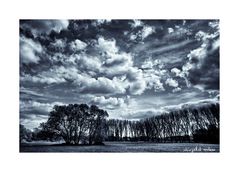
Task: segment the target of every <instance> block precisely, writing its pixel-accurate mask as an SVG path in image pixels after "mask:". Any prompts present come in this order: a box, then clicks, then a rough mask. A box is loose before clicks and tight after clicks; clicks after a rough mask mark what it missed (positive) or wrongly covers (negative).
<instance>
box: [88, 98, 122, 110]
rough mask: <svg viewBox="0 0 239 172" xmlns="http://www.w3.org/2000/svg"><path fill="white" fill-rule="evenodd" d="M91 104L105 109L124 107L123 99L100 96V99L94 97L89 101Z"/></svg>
mask: <svg viewBox="0 0 239 172" xmlns="http://www.w3.org/2000/svg"><path fill="white" fill-rule="evenodd" d="M91 103H92V104H97V105H99V106H103V107H106V108H110V109H111V108H115V107H118V108H119V107H123V106H126V104H125V102H124V99H123V98H117V97H108V98H106V97H104V96H100V97H94V98H93V99H92V100H91Z"/></svg>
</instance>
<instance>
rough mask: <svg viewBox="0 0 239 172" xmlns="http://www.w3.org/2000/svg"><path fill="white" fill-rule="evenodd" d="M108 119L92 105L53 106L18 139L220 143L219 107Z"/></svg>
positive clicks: (213, 105)
mask: <svg viewBox="0 0 239 172" xmlns="http://www.w3.org/2000/svg"><path fill="white" fill-rule="evenodd" d="M107 117H108V114H107V112H106V111H104V110H102V109H99V108H98V107H97V106H95V105H92V106H88V105H86V104H80V105H78V104H69V105H68V106H55V107H54V109H53V111H51V112H50V115H49V119H48V121H47V122H46V123H42V124H41V125H40V127H39V128H38V129H35V131H34V132H32V133H31V134H29V130H26V129H25V128H24V127H23V126H21V128H20V132H21V133H25V134H21V139H25V140H27V141H30V140H39V139H41V140H47V139H48V140H50V141H53V140H62V139H63V140H64V141H65V143H66V144H79V143H81V144H101V143H102V142H103V141H104V140H108V141H155V142H186V141H187V142H189V141H194V142H209V143H219V104H211V105H208V106H204V107H200V108H193V109H190V108H187V109H182V110H178V111H173V112H170V113H165V114H161V115H159V116H154V117H150V118H146V119H143V120H140V121H130V120H119V119H109V120H106V118H107ZM23 129H24V130H23ZM26 131H27V132H26ZM29 137H31V139H29ZM26 138H27V139H26Z"/></svg>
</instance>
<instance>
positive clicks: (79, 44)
mask: <svg viewBox="0 0 239 172" xmlns="http://www.w3.org/2000/svg"><path fill="white" fill-rule="evenodd" d="M86 46H87V44H86V43H85V42H83V41H81V40H79V39H76V40H75V41H72V42H71V43H70V48H71V50H72V51H73V52H75V51H79V50H83V49H85V48H86Z"/></svg>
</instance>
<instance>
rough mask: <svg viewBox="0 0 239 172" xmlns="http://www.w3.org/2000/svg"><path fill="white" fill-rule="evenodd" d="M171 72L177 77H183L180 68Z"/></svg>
mask: <svg viewBox="0 0 239 172" xmlns="http://www.w3.org/2000/svg"><path fill="white" fill-rule="evenodd" d="M171 72H172V73H174V74H175V75H176V76H179V77H183V73H182V71H181V70H180V69H178V68H173V69H171Z"/></svg>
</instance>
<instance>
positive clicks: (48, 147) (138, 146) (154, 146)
mask: <svg viewBox="0 0 239 172" xmlns="http://www.w3.org/2000/svg"><path fill="white" fill-rule="evenodd" d="M20 152H219V145H218V144H200V143H146V142H105V145H92V146H82V145H79V146H65V145H61V144H59V145H56V144H52V143H49V142H45V143H44V142H34V143H25V144H22V145H21V146H20Z"/></svg>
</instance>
